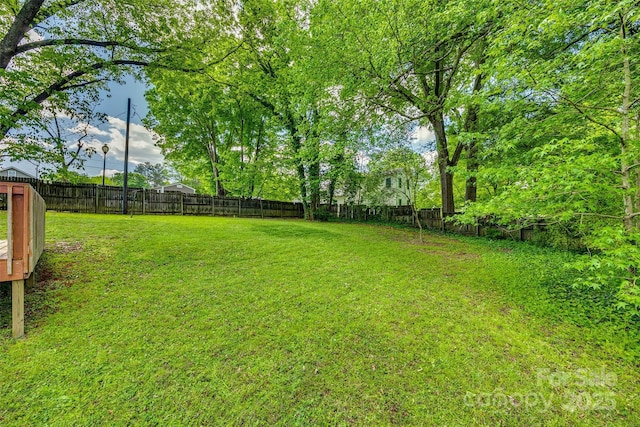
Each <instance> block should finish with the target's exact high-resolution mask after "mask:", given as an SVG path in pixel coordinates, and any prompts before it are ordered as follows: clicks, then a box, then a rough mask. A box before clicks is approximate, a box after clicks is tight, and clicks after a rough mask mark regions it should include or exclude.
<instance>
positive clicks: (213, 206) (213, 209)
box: [211, 196, 216, 216]
mask: <svg viewBox="0 0 640 427" xmlns="http://www.w3.org/2000/svg"><path fill="white" fill-rule="evenodd" d="M211 216H216V196H211Z"/></svg>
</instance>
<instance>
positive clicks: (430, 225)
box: [325, 205, 544, 241]
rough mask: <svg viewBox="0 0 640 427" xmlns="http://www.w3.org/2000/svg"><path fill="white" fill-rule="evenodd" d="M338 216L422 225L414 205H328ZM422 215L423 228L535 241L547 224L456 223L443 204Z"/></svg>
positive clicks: (344, 218) (420, 211)
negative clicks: (445, 215)
mask: <svg viewBox="0 0 640 427" xmlns="http://www.w3.org/2000/svg"><path fill="white" fill-rule="evenodd" d="M325 208H326V209H328V210H329V212H331V213H332V214H333V215H334V216H335V217H336V218H339V219H343V220H350V221H375V220H377V221H387V222H397V223H400V224H407V225H410V226H412V227H418V224H417V222H416V218H415V216H414V215H413V210H412V208H411V206H395V207H394V206H382V207H375V208H372V207H368V206H364V205H352V206H348V205H340V206H337V205H334V206H331V208H329V207H328V206H325ZM418 218H419V219H420V224H421V225H422V228H425V229H432V230H441V231H449V232H452V233H456V234H463V235H466V236H493V237H499V238H507V239H513V240H522V241H531V240H533V239H534V238H535V236H536V234H537V233H540V232H544V227H541V226H527V227H514V228H506V227H500V226H498V225H495V224H491V223H490V222H488V221H481V222H480V223H479V224H478V225H466V224H456V223H454V222H451V221H444V220H443V218H442V214H441V210H440V208H435V209H420V210H419V211H418Z"/></svg>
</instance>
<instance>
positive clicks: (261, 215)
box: [260, 199, 264, 219]
mask: <svg viewBox="0 0 640 427" xmlns="http://www.w3.org/2000/svg"><path fill="white" fill-rule="evenodd" d="M260 218H262V219H264V212H263V211H262V199H260Z"/></svg>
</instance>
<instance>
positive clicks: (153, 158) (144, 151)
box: [2, 76, 163, 176]
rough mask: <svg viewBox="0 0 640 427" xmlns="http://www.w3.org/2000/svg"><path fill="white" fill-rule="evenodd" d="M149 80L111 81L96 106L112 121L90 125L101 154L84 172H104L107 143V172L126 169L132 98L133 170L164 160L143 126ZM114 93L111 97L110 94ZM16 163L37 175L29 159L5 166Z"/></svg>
mask: <svg viewBox="0 0 640 427" xmlns="http://www.w3.org/2000/svg"><path fill="white" fill-rule="evenodd" d="M146 87H147V86H146V84H145V82H140V81H136V79H135V78H133V77H132V76H127V77H126V78H125V81H124V83H123V84H119V83H110V84H109V88H110V91H109V92H103V93H102V96H101V102H100V103H99V104H98V106H97V107H96V112H100V113H105V114H106V115H107V116H108V120H107V122H105V123H98V124H94V125H96V126H91V127H90V132H89V133H90V137H91V142H90V145H92V146H93V147H95V148H96V149H97V154H95V155H94V156H92V157H91V158H89V159H87V161H86V162H85V165H84V173H85V174H87V175H89V176H95V175H101V174H102V162H103V157H102V151H101V149H100V148H101V147H102V145H103V144H107V145H108V146H109V153H108V154H107V165H106V169H107V175H111V174H113V173H115V172H117V171H123V170H124V139H125V138H124V136H125V127H126V119H127V98H131V128H130V139H129V170H130V171H132V170H133V169H134V168H135V166H136V164H138V163H143V162H145V161H149V162H151V163H161V162H162V161H163V157H162V155H161V153H160V150H159V149H158V148H157V147H155V146H154V144H153V140H152V136H151V134H150V133H149V132H148V131H147V130H146V129H145V128H144V126H142V119H143V118H144V117H145V116H146V114H147V112H148V111H149V108H148V105H147V102H146V100H145V99H144V93H145V91H146ZM109 95H110V96H109ZM10 165H13V166H16V167H18V168H20V169H21V170H23V171H25V172H28V173H30V174H33V175H35V173H36V168H35V166H34V165H32V164H31V163H29V162H8V161H5V162H3V164H2V167H7V166H10Z"/></svg>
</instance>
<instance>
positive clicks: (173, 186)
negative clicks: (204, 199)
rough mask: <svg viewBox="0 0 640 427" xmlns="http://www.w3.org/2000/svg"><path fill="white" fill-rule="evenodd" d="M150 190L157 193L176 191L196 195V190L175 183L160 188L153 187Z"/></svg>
mask: <svg viewBox="0 0 640 427" xmlns="http://www.w3.org/2000/svg"><path fill="white" fill-rule="evenodd" d="M152 190H156V191H157V192H158V193H167V192H169V191H178V192H180V193H184V194H196V189H195V188H191V187H189V186H188V185H185V184H183V183H181V182H176V183H173V184H169V185H163V186H162V187H155V188H152Z"/></svg>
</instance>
